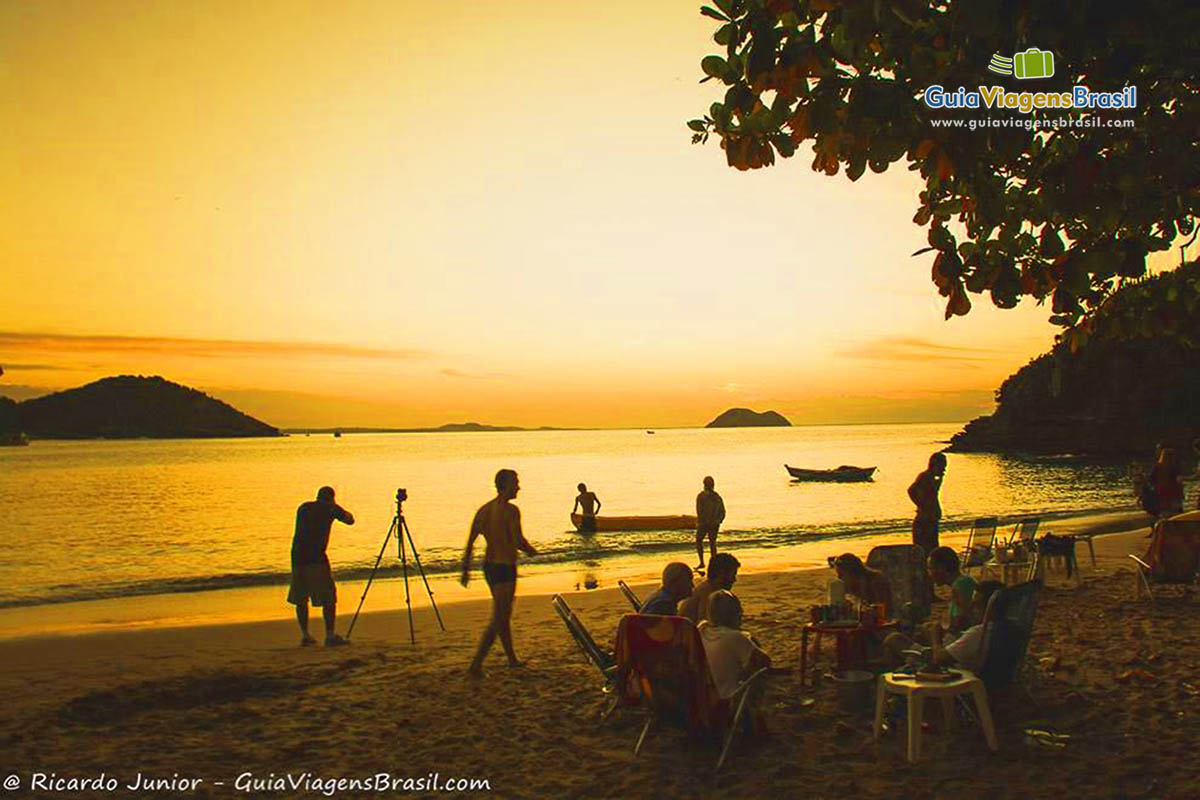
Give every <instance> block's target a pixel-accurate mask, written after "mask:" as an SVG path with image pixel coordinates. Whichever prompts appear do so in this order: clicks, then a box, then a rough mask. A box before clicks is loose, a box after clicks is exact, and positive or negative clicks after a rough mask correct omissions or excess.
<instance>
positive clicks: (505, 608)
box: [461, 469, 537, 677]
mask: <svg viewBox="0 0 1200 800" xmlns="http://www.w3.org/2000/svg"><path fill="white" fill-rule="evenodd" d="M495 482H496V496H495V497H494V498H492V499H491V500H489V501H488V502H487V503H484V504H483V506H482V507H481V508H480V509H479V510H478V511H476V512H475V518H474V519H473V520H471V532H470V533H469V534H468V535H467V547H466V551H465V552H464V553H463V558H462V578H461V582H462V585H463V586H466V585H467V583H468V582H470V580H471V550H472V548H473V547H474V545H475V539H476V538H478V537H479V536H482V537H483V538H484V541H486V542H487V550H486V551H485V552H484V555H483V577H484V580H486V581H487V585H488V589H490V590H491V593H492V618H491V620H490V621H489V622H488V625H487V627H486V628H484V630H483V635H482V636H481V637H480V639H479V647H478V648H477V649H476V650H475V657H474V658H473V659H471V666H470V668H469V669H468V672H469V673H470V674H471V676H472V677H482V675H483V660H484V659H485V658H487V654H488V651H489V650H491V649H492V644H493V643H494V642H495V641H496V637H497V636H499V637H500V644H501V645H503V647H504V654H505V655H506V656H508V665H509V666H510V667H519V666H522V663H521V661H519V660H518V659H517V654H516V652H515V651H514V650H513V641H512V625H511V621H512V610H513V600H514V599H515V598H516V594H517V551H518V550H522V551H524V552H525V553H526V554H528V555H531V556H536V555H537V550H535V549H534V548H533V545H531V544H530V543H529V542H528V541H526V540H525V534H524V533H523V532H522V531H521V512H520V510H519V509H518V508H517V507H516V506H514V505H513V504H512V500H513V499H514V498H515V497H516V496H517V492H518V491H520V489H521V484H520V482H519V481H518V480H517V473H516V472H515V471H513V470H511V469H502V470H500V471H499V472H497V473H496V481H495Z"/></svg>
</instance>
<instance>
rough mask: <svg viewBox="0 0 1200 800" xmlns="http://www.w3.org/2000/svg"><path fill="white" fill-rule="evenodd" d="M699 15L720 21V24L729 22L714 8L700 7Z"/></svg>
mask: <svg viewBox="0 0 1200 800" xmlns="http://www.w3.org/2000/svg"><path fill="white" fill-rule="evenodd" d="M718 5H719V4H718ZM700 13H701V14H703V15H704V16H706V17H712V18H713V19H719V20H721V22H729V17H727V16H725V15H724V14H722V13H721V12H720V11H717V10H716V9H715V8H711V7H709V6H700Z"/></svg>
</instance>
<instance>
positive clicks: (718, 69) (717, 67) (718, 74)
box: [700, 56, 728, 79]
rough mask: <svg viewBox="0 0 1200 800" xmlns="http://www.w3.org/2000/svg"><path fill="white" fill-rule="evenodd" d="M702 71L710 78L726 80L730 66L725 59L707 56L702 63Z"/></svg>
mask: <svg viewBox="0 0 1200 800" xmlns="http://www.w3.org/2000/svg"><path fill="white" fill-rule="evenodd" d="M700 69H702V70H703V71H704V74H705V75H707V76H708V77H710V78H721V79H724V78H725V72H726V70H727V69H728V65H727V64H726V63H725V59H723V58H721V57H720V56H705V57H704V58H703V59H702V60H701V61H700Z"/></svg>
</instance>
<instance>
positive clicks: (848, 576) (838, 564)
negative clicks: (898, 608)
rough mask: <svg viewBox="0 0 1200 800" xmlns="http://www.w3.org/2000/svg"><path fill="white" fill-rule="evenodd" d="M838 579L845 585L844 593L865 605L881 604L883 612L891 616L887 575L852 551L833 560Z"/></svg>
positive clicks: (890, 593) (890, 598)
mask: <svg viewBox="0 0 1200 800" xmlns="http://www.w3.org/2000/svg"><path fill="white" fill-rule="evenodd" d="M833 567H834V569H836V570H837V576H838V580H840V581H841V582H842V583H843V584H845V586H846V593H847V594H849V595H851V596H852V597H855V598H857V599H858V600H859V602H861V603H866V604H867V605H872V606H873V605H883V610H884V613H885V614H886V615H887V617H888V618H889V619H890V618H891V616H892V586H891V584H890V583H888V579H887V576H886V575H884V574H883V573H882V572H880V571H879V570H877V569H871V568H870V567H868V566H867V565H866V564H864V563H863V561H862V559H861V558H859V557H858V556H856V555H854V554H853V553H842V554H841V555H840V556H838V557H837V558H836V559H834V561H833Z"/></svg>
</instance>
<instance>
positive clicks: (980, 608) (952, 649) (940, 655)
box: [884, 581, 1004, 672]
mask: <svg viewBox="0 0 1200 800" xmlns="http://www.w3.org/2000/svg"><path fill="white" fill-rule="evenodd" d="M1003 588H1004V584H1003V583H1001V582H1000V581H984V582H983V583H980V584H979V585H978V586H976V587H975V592H974V595H973V597H972V598H971V612H970V613H971V619H972V621H973V622H974V624H973V625H971V626H970V627H969V628H967V629H966V630H964V631H963V632H962V634H960V635H959V636H957V637H954V638H952V639H949V640H947V639H946V634H945V633H944V632H943V630H942V626H941V625H940V624H939V623H936V622H932V623H930V624H929V625H928V626H927V629H928V636H929V641H930V643H931V644H932V648H931V651H930V654H929V662H930V663H932V664H938V665H941V666H947V667H953V666H957V667H962V668H963V669H968V670H971V671H972V672H978V671H979V670H980V669H981V668H982V667H983V657H984V648H983V643H984V639H983V628H984V624H985V623H986V622H987V620H988V617H987V613H988V603H989V602H990V601H991V599H992V595H994V594H995V593H996V592H997V591H999V590H1001V589H1003ZM884 647H885V649H886V650H887V652H888V654H889V656H890V659H891V663H892V664H893V665H897V666H898V665H900V664H903V663H904V661H905V658H904V651H905V650H914V649H920V647H921V645H920V643H918V642H916V641H914V640H912V639H910V638H909V637H907V636H905V635H904V634H901V633H893V634H891V635H890V636H888V638H887V640H886V641H885V642H884Z"/></svg>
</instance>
